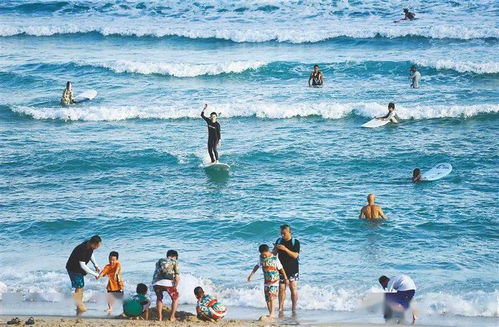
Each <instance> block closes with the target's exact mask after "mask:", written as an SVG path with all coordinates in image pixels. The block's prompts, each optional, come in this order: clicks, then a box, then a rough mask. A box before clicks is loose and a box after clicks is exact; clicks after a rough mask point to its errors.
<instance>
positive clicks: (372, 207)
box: [359, 193, 387, 219]
mask: <svg viewBox="0 0 499 327" xmlns="http://www.w3.org/2000/svg"><path fill="white" fill-rule="evenodd" d="M375 199H376V198H375V196H374V194H372V193H371V194H369V195H368V196H367V205H366V206H363V207H362V209H361V210H360V215H359V218H367V219H387V218H386V216H385V214H384V213H383V210H382V209H381V207H380V206H378V205H376V204H374V201H375Z"/></svg>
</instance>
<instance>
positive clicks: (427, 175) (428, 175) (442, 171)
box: [421, 163, 452, 181]
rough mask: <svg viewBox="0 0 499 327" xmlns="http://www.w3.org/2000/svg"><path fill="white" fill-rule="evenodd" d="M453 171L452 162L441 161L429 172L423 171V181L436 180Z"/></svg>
mask: <svg viewBox="0 0 499 327" xmlns="http://www.w3.org/2000/svg"><path fill="white" fill-rule="evenodd" d="M451 171H452V165H451V164H450V163H439V164H438V165H436V166H435V167H433V168H432V169H430V170H428V171H427V172H424V173H422V174H421V177H422V178H423V181H436V180H438V179H441V178H444V177H445V176H447V175H449V174H450V173H451Z"/></svg>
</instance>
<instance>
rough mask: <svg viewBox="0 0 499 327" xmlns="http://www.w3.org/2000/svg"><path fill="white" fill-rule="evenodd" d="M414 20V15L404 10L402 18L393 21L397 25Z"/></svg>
mask: <svg viewBox="0 0 499 327" xmlns="http://www.w3.org/2000/svg"><path fill="white" fill-rule="evenodd" d="M415 19H416V14H415V13H413V12H410V11H409V9H407V8H405V9H404V18H401V19H399V20H396V21H394V23H399V22H403V21H406V20H415Z"/></svg>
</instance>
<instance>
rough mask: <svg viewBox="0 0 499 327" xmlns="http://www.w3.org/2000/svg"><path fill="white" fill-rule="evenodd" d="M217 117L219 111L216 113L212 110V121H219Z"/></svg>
mask: <svg viewBox="0 0 499 327" xmlns="http://www.w3.org/2000/svg"><path fill="white" fill-rule="evenodd" d="M217 117H218V115H217V113H216V112H212V113H211V114H210V119H211V121H212V122H213V123H214V122H216V121H217Z"/></svg>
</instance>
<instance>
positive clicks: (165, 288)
mask: <svg viewBox="0 0 499 327" xmlns="http://www.w3.org/2000/svg"><path fill="white" fill-rule="evenodd" d="M179 281H180V269H179V264H178V253H177V251H175V250H168V252H167V253H166V259H165V258H162V259H159V260H158V262H157V263H156V269H155V271H154V276H153V279H152V285H153V289H154V293H156V308H157V309H158V320H159V321H161V320H163V293H164V292H167V293H168V295H169V296H170V298H171V299H172V309H171V312H170V321H175V320H176V319H175V312H176V311H177V306H178V296H179V295H178V291H177V286H178V283H179Z"/></svg>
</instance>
